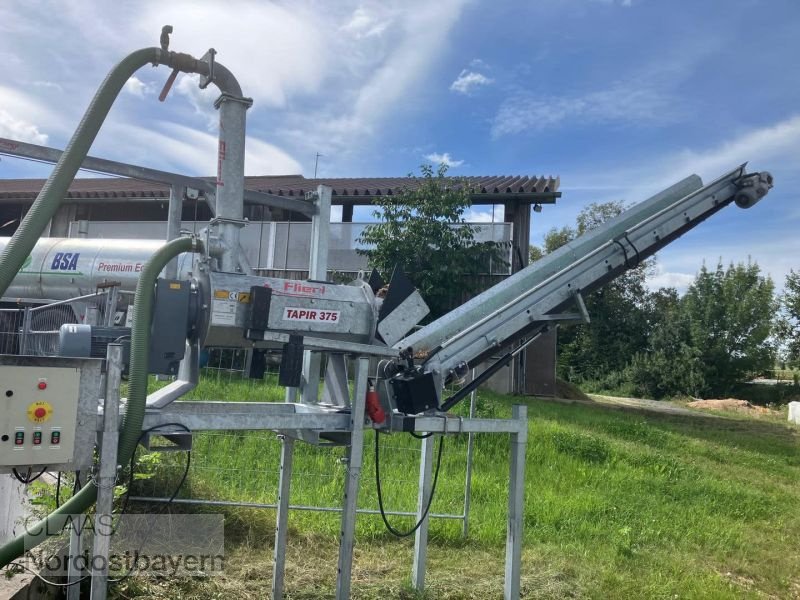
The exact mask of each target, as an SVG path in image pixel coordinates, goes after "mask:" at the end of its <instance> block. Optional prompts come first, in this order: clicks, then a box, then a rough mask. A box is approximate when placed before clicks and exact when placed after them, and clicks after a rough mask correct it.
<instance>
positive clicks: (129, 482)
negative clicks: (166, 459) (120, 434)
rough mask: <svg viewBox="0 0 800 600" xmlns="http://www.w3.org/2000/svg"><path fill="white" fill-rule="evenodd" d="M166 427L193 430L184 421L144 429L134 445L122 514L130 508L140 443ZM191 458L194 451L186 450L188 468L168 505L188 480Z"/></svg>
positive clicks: (188, 431)
mask: <svg viewBox="0 0 800 600" xmlns="http://www.w3.org/2000/svg"><path fill="white" fill-rule="evenodd" d="M164 427H179V428H181V429H182V430H183V431H185V432H186V433H191V432H192V431H191V429H189V428H188V427H186V425H184V424H183V423H162V424H161V425H154V426H153V427H150V428H149V429H144V430H142V433H140V434H139V439H138V440H136V446H135V447H134V450H133V454H131V462H130V465H129V473H128V489H127V492H126V493H125V499H124V500H123V501H122V508H121V509H120V512H119V514H120V516H122V515H124V514H125V512H126V511H127V510H128V498H129V497H130V495H131V487H133V475H134V466H135V464H136V451H137V450H138V449H139V444H141V443H142V440H143V439H144V436H145V435H147V434H148V433H151V432H153V431H156V430H158V429H163V428H164ZM191 460H192V451H191V450H188V451H187V452H186V468H185V470H184V472H183V477H182V478H181V481H180V483H179V484H178V487H177V488H176V489H175V492H174V493H173V494H172V496H171V497H170V499H169V500H168V501H167V506H169V504H171V503H172V501H173V500H175V497H176V496H177V495H178V492H179V491H180V489H181V488H182V487H183V484H184V482H185V481H186V478H187V477H188V475H189V466H190V465H191Z"/></svg>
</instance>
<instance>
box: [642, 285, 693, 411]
mask: <svg viewBox="0 0 800 600" xmlns="http://www.w3.org/2000/svg"><path fill="white" fill-rule="evenodd" d="M647 312H648V315H649V317H648V323H649V329H650V330H649V338H648V346H647V349H646V350H645V351H642V352H639V353H637V354H636V355H634V357H633V360H632V361H631V365H630V368H629V369H628V373H627V375H628V377H629V378H630V380H631V382H632V383H633V385H634V392H635V393H636V395H638V396H645V397H648V398H664V397H670V396H687V395H689V396H699V395H700V394H701V392H702V391H703V390H704V389H705V387H706V386H705V377H704V374H703V373H704V369H703V358H702V353H701V352H700V350H699V349H697V348H696V347H695V346H694V345H693V343H692V339H691V332H690V327H689V319H688V316H687V314H686V311H685V310H684V309H683V305H682V302H681V299H680V298H679V296H678V292H677V290H675V288H662V289H660V290H657V291H655V292H652V293H651V294H650V295H649V297H648V308H647Z"/></svg>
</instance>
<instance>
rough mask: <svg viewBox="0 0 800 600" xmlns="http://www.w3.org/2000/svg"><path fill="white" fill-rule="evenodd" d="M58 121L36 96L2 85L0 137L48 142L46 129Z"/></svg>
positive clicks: (0, 89)
mask: <svg viewBox="0 0 800 600" xmlns="http://www.w3.org/2000/svg"><path fill="white" fill-rule="evenodd" d="M56 121H57V117H56V115H55V114H54V113H53V112H52V111H50V110H49V109H48V108H46V107H45V106H44V105H43V104H42V103H41V102H39V101H38V100H37V99H36V98H35V96H33V95H31V94H28V93H25V92H21V91H18V90H15V89H13V88H10V87H5V86H2V85H0V137H6V138H11V139H14V140H19V141H22V142H31V143H34V144H46V143H47V141H48V139H49V136H48V134H47V133H45V131H46V130H47V129H48V128H49V127H50V126H52V125H53V124H54V123H55V122H56ZM43 129H44V130H45V131H43Z"/></svg>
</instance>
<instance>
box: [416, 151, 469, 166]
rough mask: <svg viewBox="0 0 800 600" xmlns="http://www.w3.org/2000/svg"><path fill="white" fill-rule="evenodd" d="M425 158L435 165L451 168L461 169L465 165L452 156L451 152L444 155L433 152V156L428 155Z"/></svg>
mask: <svg viewBox="0 0 800 600" xmlns="http://www.w3.org/2000/svg"><path fill="white" fill-rule="evenodd" d="M424 158H426V159H428V160H429V161H431V162H432V163H433V164H434V165H446V166H448V167H450V168H454V167H460V166H461V165H463V164H464V161H463V160H456V159H455V158H453V157H452V156H450V153H449V152H445V153H444V154H439V153H438V152H432V153H431V154H426V155H425V157H424Z"/></svg>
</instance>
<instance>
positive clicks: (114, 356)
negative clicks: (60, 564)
mask: <svg viewBox="0 0 800 600" xmlns="http://www.w3.org/2000/svg"><path fill="white" fill-rule="evenodd" d="M121 381H122V344H109V345H108V350H107V353H106V389H105V401H104V402H103V442H102V446H101V448H100V469H99V473H98V476H97V480H96V487H97V503H96V507H95V527H94V529H95V538H94V548H93V550H92V561H91V564H92V592H91V598H92V600H105V597H106V592H107V589H108V554H109V550H110V546H111V535H112V534H113V533H114V528H113V526H112V525H113V524H112V518H113V514H112V513H113V510H114V485H115V484H116V480H117V438H118V437H119V436H118V434H119V427H118V418H119V387H120V382H121ZM98 558H99V559H100V560H98Z"/></svg>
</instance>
